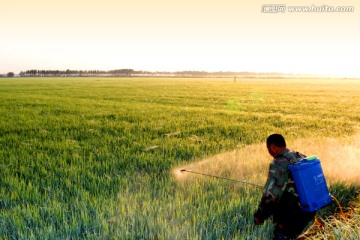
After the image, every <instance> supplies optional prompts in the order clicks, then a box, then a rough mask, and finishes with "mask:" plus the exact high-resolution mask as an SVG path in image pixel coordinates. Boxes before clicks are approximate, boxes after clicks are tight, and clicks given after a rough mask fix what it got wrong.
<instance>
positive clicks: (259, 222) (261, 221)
mask: <svg viewBox="0 0 360 240" xmlns="http://www.w3.org/2000/svg"><path fill="white" fill-rule="evenodd" d="M263 223H264V220H262V219H260V218H258V217H255V216H254V224H255V225H260V224H263Z"/></svg>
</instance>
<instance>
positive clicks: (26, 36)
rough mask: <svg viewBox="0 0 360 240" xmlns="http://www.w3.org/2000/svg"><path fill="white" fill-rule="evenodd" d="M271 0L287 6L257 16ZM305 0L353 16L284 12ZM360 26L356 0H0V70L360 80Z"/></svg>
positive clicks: (358, 5) (359, 12)
mask: <svg viewBox="0 0 360 240" xmlns="http://www.w3.org/2000/svg"><path fill="white" fill-rule="evenodd" d="M270 3H271V4H284V3H285V4H286V9H285V12H283V13H264V12H262V7H263V6H264V4H270ZM311 5H314V6H322V5H328V6H334V7H337V6H353V7H354V12H350V13H339V12H337V13H334V12H333V13H329V12H312V13H309V12H297V13H294V12H289V11H288V7H289V6H311ZM264 9H265V11H268V10H269V8H264ZM359 24H360V1H357V0H356V1H354V0H353V1H351V0H342V1H339V0H312V1H308V0H296V1H295V0H286V1H280V0H273V1H270V0H261V1H259V0H248V1H242V0H207V1H205V0H101V1H97V0H96V1H95V0H61V1H60V0H0V29H1V33H0V73H3V74H4V73H7V72H10V71H12V72H15V73H19V72H20V71H22V70H23V71H25V70H30V69H48V70H50V69H52V70H56V69H58V70H66V69H74V70H92V69H98V70H112V69H122V68H132V69H135V70H148V71H182V70H200V71H254V72H285V73H315V74H339V75H345V76H350V77H353V76H357V77H360V25H359Z"/></svg>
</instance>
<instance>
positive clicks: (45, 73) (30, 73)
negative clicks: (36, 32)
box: [19, 69, 147, 77]
mask: <svg viewBox="0 0 360 240" xmlns="http://www.w3.org/2000/svg"><path fill="white" fill-rule="evenodd" d="M146 73H147V72H145V71H135V70H133V69H118V70H110V71H102V70H70V69H67V70H65V71H64V70H36V69H32V70H26V71H21V72H20V74H19V75H20V76H21V77H92V76H131V75H134V74H146Z"/></svg>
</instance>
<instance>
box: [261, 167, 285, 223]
mask: <svg viewBox="0 0 360 240" xmlns="http://www.w3.org/2000/svg"><path fill="white" fill-rule="evenodd" d="M282 162H283V161H281V160H280V161H277V160H274V161H273V162H272V163H271V164H270V170H269V174H268V179H267V181H266V184H265V187H264V192H263V195H262V198H261V201H260V204H259V207H258V210H257V211H256V213H255V214H254V222H255V224H261V223H263V222H264V221H265V220H266V219H268V218H269V217H270V216H271V215H272V214H273V213H274V209H275V208H276V205H277V204H278V202H279V201H280V199H281V196H282V195H283V193H284V190H285V187H286V182H287V179H288V171H287V165H285V164H282Z"/></svg>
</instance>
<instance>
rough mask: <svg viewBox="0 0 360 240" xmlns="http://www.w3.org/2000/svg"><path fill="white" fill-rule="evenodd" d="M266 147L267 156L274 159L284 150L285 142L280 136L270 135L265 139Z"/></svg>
mask: <svg viewBox="0 0 360 240" xmlns="http://www.w3.org/2000/svg"><path fill="white" fill-rule="evenodd" d="M266 147H267V149H268V151H269V154H270V155H271V156H273V157H276V156H277V155H278V154H279V153H280V152H281V151H283V150H284V149H285V148H286V142H285V139H284V137H283V136H282V135H281V134H277V133H275V134H271V135H270V136H269V137H268V138H267V139H266Z"/></svg>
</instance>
